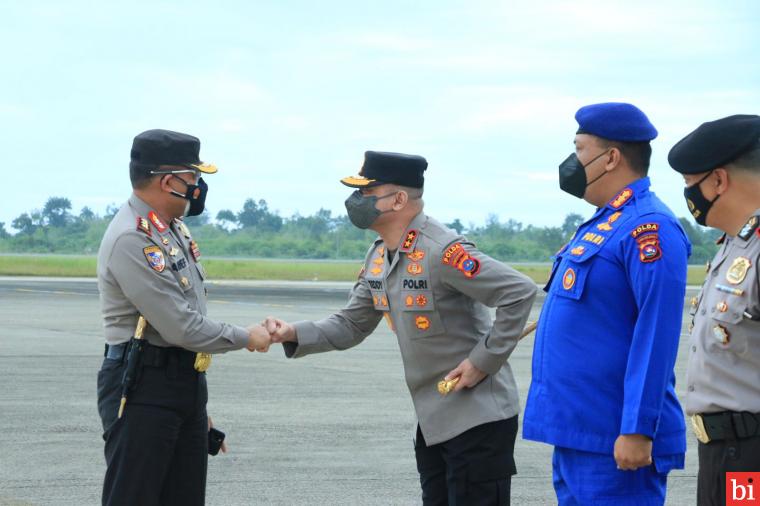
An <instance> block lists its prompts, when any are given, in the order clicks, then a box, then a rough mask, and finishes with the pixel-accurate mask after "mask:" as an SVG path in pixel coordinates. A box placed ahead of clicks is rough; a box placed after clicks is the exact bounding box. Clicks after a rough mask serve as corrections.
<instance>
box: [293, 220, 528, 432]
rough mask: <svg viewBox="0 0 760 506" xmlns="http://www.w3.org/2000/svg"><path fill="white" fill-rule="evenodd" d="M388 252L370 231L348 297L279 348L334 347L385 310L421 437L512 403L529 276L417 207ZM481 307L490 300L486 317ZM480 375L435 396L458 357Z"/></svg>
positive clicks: (513, 407)
mask: <svg viewBox="0 0 760 506" xmlns="http://www.w3.org/2000/svg"><path fill="white" fill-rule="evenodd" d="M393 246H394V247H396V248H397V250H396V252H395V254H394V255H393V258H391V257H390V255H389V251H388V246H387V245H386V244H383V242H382V240H380V239H378V240H377V241H375V243H374V244H373V245H372V247H371V248H370V249H369V251H368V253H367V257H366V260H365V264H364V268H363V269H362V272H361V274H360V275H359V279H358V281H357V283H356V285H354V288H353V290H352V291H351V295H350V298H349V301H348V304H347V305H346V307H345V308H344V309H342V310H341V311H340V312H338V313H336V314H334V315H332V316H329V317H328V318H325V319H324V320H320V321H316V322H309V321H302V322H297V323H295V328H296V332H297V336H298V343H297V344H296V343H286V346H285V352H286V354H287V356H289V357H302V356H304V355H308V354H310V353H319V352H324V351H330V350H344V349H347V348H350V347H352V346H355V345H357V344H359V343H360V342H362V341H363V340H364V339H365V338H366V337H367V336H368V335H369V334H371V333H372V331H373V330H374V329H375V327H376V326H377V324H378V323H379V322H380V320H381V319H382V318H383V317H385V318H386V320H387V322H388V324H389V325H390V326H391V329H392V330H393V331H394V332H395V334H396V336H397V338H398V344H399V347H400V349H401V357H402V359H403V364H404V372H405V376H406V383H407V386H408V387H409V392H410V393H411V396H412V401H413V404H414V408H415V411H416V414H417V419H418V421H419V425H420V429H421V430H422V434H423V436H424V437H425V441H426V442H427V444H429V445H433V444H437V443H440V442H443V441H447V440H449V439H451V438H453V437H455V436H457V435H459V434H461V433H463V432H465V431H466V430H468V429H470V428H472V427H475V426H477V425H481V424H484V423H487V422H493V421H497V420H502V419H506V418H510V417H512V416H515V415H517V413H518V411H519V403H518V394H517V386H516V384H515V379H514V377H513V375H512V370H511V369H510V367H509V364H508V363H507V358H508V357H509V355H510V354H511V353H512V350H513V349H514V348H515V346H516V345H517V342H518V337H519V336H520V334H521V333H522V330H523V327H524V325H525V323H526V321H527V319H528V315H529V313H530V309H531V305H532V303H533V299H534V298H535V295H536V285H535V283H533V281H531V280H530V279H529V278H527V277H526V276H524V275H522V274H520V273H519V272H517V271H515V270H514V269H512V268H510V267H507V266H506V265H504V264H503V263H501V262H498V261H496V260H494V259H492V258H490V257H488V256H486V255H484V254H483V253H481V252H479V251H478V250H477V249H475V246H474V245H473V244H472V243H469V242H467V241H466V240H465V239H464V238H463V237H461V236H459V235H457V234H456V233H455V232H453V231H452V230H450V229H448V228H446V227H444V226H443V225H441V224H440V223H438V222H437V221H435V220H434V219H432V218H429V217H427V216H426V215H425V214H423V213H420V214H419V215H417V216H416V217H415V218H414V220H412V223H411V224H410V225H409V227H408V230H407V231H406V233H405V234H404V236H403V237H402V241H401V244H400V245H393ZM488 307H495V308H496V319H495V321H493V320H492V318H491V315H490V312H489V310H488ZM468 357H469V359H470V360H471V361H472V363H473V365H475V367H477V368H478V369H480V370H482V371H484V372H486V373H487V374H488V376H487V377H486V378H485V380H483V381H482V382H481V383H480V384H478V385H477V386H475V387H474V388H471V389H465V390H462V391H461V392H453V393H450V394H449V395H448V396H445V397H443V396H441V395H440V394H439V393H438V390H437V384H438V382H439V381H440V380H442V379H443V377H444V376H445V375H446V374H447V373H449V372H450V371H451V370H452V369H454V368H455V367H456V366H457V365H459V363H460V362H461V361H462V360H464V359H465V358H468Z"/></svg>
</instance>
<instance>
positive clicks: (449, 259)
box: [441, 243, 480, 278]
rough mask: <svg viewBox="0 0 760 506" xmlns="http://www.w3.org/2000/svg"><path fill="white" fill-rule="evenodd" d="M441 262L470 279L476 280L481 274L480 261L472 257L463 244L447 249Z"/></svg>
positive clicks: (453, 245) (456, 244)
mask: <svg viewBox="0 0 760 506" xmlns="http://www.w3.org/2000/svg"><path fill="white" fill-rule="evenodd" d="M441 262H443V264H444V265H448V266H450V267H454V268H455V269H457V270H458V271H460V272H461V273H462V274H464V275H465V277H468V278H474V277H475V276H476V275H477V274H478V272H480V261H479V260H478V259H477V258H474V257H472V256H470V254H469V253H467V250H465V249H464V246H462V244H461V243H455V244H452V245H451V246H449V247H448V248H446V251H444V252H443V257H442V258H441Z"/></svg>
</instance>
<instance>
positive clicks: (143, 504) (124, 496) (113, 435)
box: [98, 349, 208, 506]
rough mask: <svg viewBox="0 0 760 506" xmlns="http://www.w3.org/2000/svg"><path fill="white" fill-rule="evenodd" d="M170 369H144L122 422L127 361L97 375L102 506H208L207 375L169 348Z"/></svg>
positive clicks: (108, 362)
mask: <svg viewBox="0 0 760 506" xmlns="http://www.w3.org/2000/svg"><path fill="white" fill-rule="evenodd" d="M165 358H166V360H165V362H166V363H165V364H162V365H144V366H142V367H141V368H140V370H139V373H138V374H137V381H136V383H135V386H134V388H133V389H132V390H130V392H129V394H128V396H127V405H126V409H125V410H124V415H123V416H122V418H121V419H117V414H118V409H119V401H120V399H121V381H122V376H123V374H124V368H125V363H123V362H122V361H121V360H112V359H108V358H106V359H104V361H103V366H102V367H101V370H100V371H99V372H98V411H99V412H100V418H101V420H102V422H103V430H104V433H103V439H104V440H105V457H106V464H107V466H108V467H107V470H106V476H105V480H104V483H103V497H102V502H103V505H108V506H116V505H130V506H134V505H138V504H139V505H140V506H158V505H161V506H167V505H175V504H176V505H183V506H194V505H203V504H204V502H205V493H206V469H207V465H208V418H207V415H206V401H207V400H208V391H207V388H206V375H205V373H199V372H197V371H195V369H194V368H193V363H194V358H195V354H194V353H191V352H188V351H186V350H180V349H171V350H170V351H169V352H168V353H166V354H165Z"/></svg>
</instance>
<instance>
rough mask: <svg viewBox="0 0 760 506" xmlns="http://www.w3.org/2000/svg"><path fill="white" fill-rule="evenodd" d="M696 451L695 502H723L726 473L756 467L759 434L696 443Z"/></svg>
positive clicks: (716, 505) (717, 505)
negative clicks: (697, 469) (697, 472)
mask: <svg viewBox="0 0 760 506" xmlns="http://www.w3.org/2000/svg"><path fill="white" fill-rule="evenodd" d="M698 453H699V474H698V478H697V504H698V505H699V506H725V504H726V473H728V472H758V471H760V436H755V437H748V438H744V439H733V440H730V439H721V440H718V441H710V442H709V443H707V444H705V443H699V449H698ZM759 489H760V487H755V491H757V490H759Z"/></svg>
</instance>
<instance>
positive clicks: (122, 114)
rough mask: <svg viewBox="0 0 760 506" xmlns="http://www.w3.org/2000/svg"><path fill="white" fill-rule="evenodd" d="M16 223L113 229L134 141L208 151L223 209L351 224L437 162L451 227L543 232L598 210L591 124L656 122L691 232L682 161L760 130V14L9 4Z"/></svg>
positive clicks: (581, 6)
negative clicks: (582, 170)
mask: <svg viewBox="0 0 760 506" xmlns="http://www.w3.org/2000/svg"><path fill="white" fill-rule="evenodd" d="M0 16H1V18H2V20H3V30H2V31H0V48H2V49H0V52H2V67H1V68H2V73H1V74H0V75H1V76H2V78H1V79H0V118H2V123H0V151H1V153H2V154H1V155H0V156H2V157H3V174H5V175H6V178H7V177H9V178H10V185H9V186H8V181H7V180H6V186H5V188H4V191H3V192H2V193H3V199H2V205H0V221H5V222H6V224H7V225H9V223H10V221H11V220H12V219H13V218H14V217H16V216H17V215H19V214H20V213H21V212H25V211H28V210H30V209H32V208H35V207H36V208H40V207H42V205H43V204H44V201H45V199H46V198H47V197H48V196H51V195H56V196H64V197H68V198H70V199H71V201H72V203H73V206H74V211H75V212H79V210H80V209H81V208H82V207H83V206H90V207H91V208H93V209H94V210H95V211H96V212H98V213H103V211H104V210H105V208H106V206H107V205H108V204H120V203H122V202H123V201H124V200H126V198H127V197H128V195H129V192H130V185H129V178H128V162H129V150H130V146H131V142H132V138H133V137H134V136H135V135H136V134H137V133H139V132H141V131H143V130H147V129H150V128H168V129H172V130H179V131H183V132H187V133H191V134H193V135H196V136H198V137H200V139H201V142H202V147H201V158H202V159H203V160H206V161H210V162H213V163H216V164H217V165H218V166H219V168H220V170H219V173H218V174H217V175H213V176H210V177H208V178H207V182H208V183H209V186H210V191H209V197H208V202H207V207H208V208H209V209H210V210H211V213H212V217H213V216H215V215H216V212H218V211H219V210H221V209H225V208H228V209H232V210H238V209H240V207H241V206H242V204H243V201H244V200H245V199H247V198H255V199H257V200H258V199H261V198H264V199H266V200H267V201H268V202H269V204H270V208H272V209H276V210H279V211H280V213H281V214H283V215H286V216H287V215H290V214H291V213H293V212H296V211H297V212H300V213H301V214H311V213H313V212H315V211H316V210H317V209H319V208H320V207H325V208H327V209H331V210H333V211H334V212H336V213H340V214H343V213H344V212H345V209H344V207H343V200H344V199H345V198H346V197H347V195H348V193H349V190H348V189H347V188H345V187H343V186H342V185H340V184H339V183H338V179H339V178H340V177H343V176H346V175H349V174H355V173H356V172H357V171H358V170H359V168H360V166H361V162H362V159H363V153H364V151H365V150H367V149H376V150H389V151H400V152H406V153H414V154H420V155H423V156H425V157H426V158H427V159H428V161H429V164H430V165H429V169H428V171H427V173H426V181H427V185H426V203H427V210H428V212H429V214H431V215H433V216H436V217H438V218H439V219H441V220H444V221H449V220H452V219H454V218H460V219H461V220H462V221H463V222H464V223H465V224H467V223H470V222H474V223H476V224H481V223H483V221H484V220H485V218H486V216H488V214H489V213H495V214H497V215H498V216H499V218H500V219H501V220H506V219H509V218H514V219H517V220H519V221H522V222H524V223H526V224H527V223H532V224H536V225H550V224H560V223H561V222H562V219H563V217H564V216H565V214H567V213H568V212H579V213H581V214H583V215H584V216H586V215H589V214H590V213H591V212H592V211H593V210H592V209H591V208H590V207H589V206H588V205H587V204H585V203H584V202H582V201H580V200H577V199H575V198H574V197H571V196H569V195H567V194H564V193H562V192H561V191H560V190H559V188H558V185H557V165H558V164H559V163H560V162H561V161H562V160H563V159H564V158H565V157H566V156H567V155H568V154H569V153H570V152H571V151H572V150H573V146H572V140H573V136H574V133H575V130H576V128H577V125H576V123H575V120H574V119H573V115H574V113H575V111H576V110H577V109H578V108H579V107H580V106H583V105H585V104H589V103H595V102H605V101H627V102H632V103H634V104H636V105H638V106H639V107H640V108H641V109H643V110H644V112H646V114H647V115H648V116H649V118H650V119H651V120H652V122H653V123H654V124H655V126H656V127H657V129H658V130H659V131H660V136H659V137H658V138H657V139H656V140H655V141H654V143H653V148H654V153H653V164H652V169H651V173H650V174H651V177H652V180H653V185H654V190H655V191H656V192H657V193H658V194H659V195H660V196H661V197H663V199H664V200H665V202H666V203H667V204H668V205H670V206H671V208H672V209H673V210H674V211H675V212H676V214H677V215H679V216H684V215H687V213H686V209H685V205H684V203H683V197H682V186H683V183H682V179H681V178H680V177H678V176H677V174H675V173H674V172H673V171H672V170H671V169H670V168H669V166H668V165H667V159H666V156H667V152H668V150H669V149H670V147H671V146H672V145H673V144H674V143H675V142H676V141H677V140H679V139H680V138H681V137H683V136H684V135H685V134H687V133H688V132H690V131H691V130H693V129H694V128H696V127H697V126H698V125H699V124H700V123H701V122H703V121H707V120H712V119H716V118H719V117H723V116H727V115H729V114H735V113H752V114H757V113H760V30H759V28H760V2H758V1H755V0H746V1H742V0H728V1H720V2H718V1H714V0H713V1H700V0H687V1H662V0H658V1H636V2H632V1H630V0H623V1H617V0H615V1H613V0H604V1H596V2H592V1H582V0H580V1H579V0H576V1H573V2H566V1H543V0H537V1H530V2H512V1H501V2H497V1H473V0H468V1H462V2H446V1H442V0H438V1H435V2H434V1H418V2H410V1H408V0H407V1H393V0H385V1H382V2H357V1H355V0H353V1H346V2H331V1H322V2H314V1H290V0H282V1H278V2H274V1H271V2H260V1H240V2H234V1H228V2H192V1H184V2H163V1H156V0H152V1H150V2H138V1H131V2H118V3H117V2H104V1H89V2H85V1H66V2H62V1H57V0H56V1H27V2H21V1H10V0H0Z"/></svg>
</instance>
